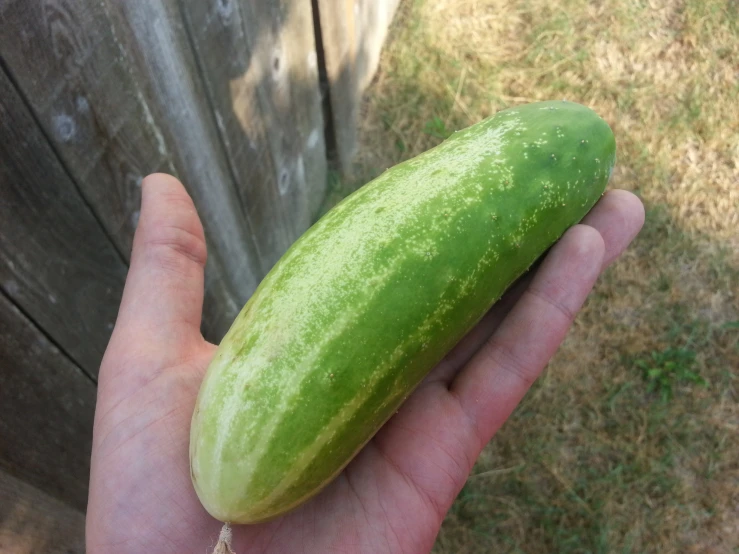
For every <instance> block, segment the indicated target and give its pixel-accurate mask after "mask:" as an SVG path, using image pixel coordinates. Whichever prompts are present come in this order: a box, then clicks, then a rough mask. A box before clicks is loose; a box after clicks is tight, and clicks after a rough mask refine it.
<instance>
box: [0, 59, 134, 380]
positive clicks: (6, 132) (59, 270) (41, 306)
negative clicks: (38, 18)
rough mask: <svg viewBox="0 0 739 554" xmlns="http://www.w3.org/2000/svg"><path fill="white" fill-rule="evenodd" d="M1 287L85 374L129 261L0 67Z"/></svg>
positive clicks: (100, 346)
mask: <svg viewBox="0 0 739 554" xmlns="http://www.w3.org/2000/svg"><path fill="white" fill-rule="evenodd" d="M0 159H2V163H1V164H0V199H1V201H0V286H1V287H2V288H3V289H4V290H5V291H6V293H7V294H8V295H9V296H10V297H11V298H12V299H13V300H14V301H15V302H16V303H17V304H18V305H19V306H21V308H22V309H23V310H24V311H25V312H26V313H27V314H29V316H30V317H31V318H33V320H34V321H35V322H37V324H38V325H39V326H40V327H41V328H42V329H43V330H44V331H45V332H46V333H47V334H49V335H50V336H52V337H54V340H55V341H56V342H57V344H59V345H60V346H61V348H63V349H64V350H65V352H67V354H69V355H70V356H71V357H72V359H73V360H74V361H75V362H76V363H77V364H79V365H80V366H81V367H82V368H84V369H85V371H87V372H88V373H89V374H90V375H93V376H94V375H97V371H98V366H99V364H100V360H101V359H102V355H103V352H104V351H105V347H106V345H107V342H108V339H109V337H110V332H111V330H112V329H113V323H114V321H115V318H116V314H117V311H118V302H119V299H120V296H121V293H122V290H123V282H124V279H125V275H126V266H125V264H124V263H123V261H122V260H121V259H120V257H119V255H118V253H117V252H116V249H115V247H114V246H113V244H112V243H111V242H110V240H109V239H108V237H107V236H106V235H105V234H104V232H103V229H102V228H101V227H100V225H99V223H98V222H97V221H96V220H95V218H94V216H93V214H92V212H91V211H90V209H89V208H88V207H87V205H86V204H85V203H84V201H83V200H82V198H81V197H80V195H79V193H78V192H77V190H76V189H75V187H74V184H73V183H72V182H71V181H70V179H69V177H68V176H67V174H66V173H65V171H64V169H63V168H62V166H61V165H60V164H59V162H58V160H57V158H56V156H55V154H54V152H53V151H52V149H51V148H50V146H49V144H48V143H47V142H46V137H44V135H43V134H42V132H41V130H40V129H39V127H38V126H37V125H36V122H35V121H34V120H33V118H32V116H31V114H30V112H29V111H28V109H27V108H26V106H25V105H24V103H23V102H22V100H21V99H20V97H19V96H18V94H17V93H16V91H15V89H14V88H13V85H12V84H11V83H10V81H9V80H8V78H7V76H6V75H5V73H3V72H0Z"/></svg>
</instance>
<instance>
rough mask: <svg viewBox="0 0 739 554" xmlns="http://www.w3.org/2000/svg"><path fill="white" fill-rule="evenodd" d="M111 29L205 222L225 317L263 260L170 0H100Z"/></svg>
mask: <svg viewBox="0 0 739 554" xmlns="http://www.w3.org/2000/svg"><path fill="white" fill-rule="evenodd" d="M103 5H104V6H105V9H106V11H107V13H108V17H109V18H110V19H111V21H112V22H113V27H114V30H115V34H116V37H117V39H118V41H119V42H120V43H121V45H122V47H123V49H124V50H125V51H126V52H127V54H128V56H129V59H130V60H131V63H132V65H133V66H134V70H135V72H136V74H137V75H138V77H137V80H138V82H139V83H140V84H141V86H142V89H143V91H144V92H143V94H144V97H145V98H146V102H147V104H148V106H149V108H150V111H151V114H152V118H153V119H154V121H155V122H156V124H157V126H158V128H159V129H160V130H161V133H162V136H163V137H164V140H165V142H166V144H167V145H168V151H169V152H170V154H171V156H172V159H173V163H174V165H175V167H176V168H177V174H178V175H179V177H180V178H181V179H182V181H183V183H184V184H185V186H186V187H187V189H188V191H189V192H190V194H191V195H192V197H193V200H194V201H195V204H196V206H197V208H198V212H199V214H200V217H201V219H202V221H203V226H204V227H205V234H206V240H207V241H208V247H209V264H210V265H211V266H212V267H213V268H214V269H215V270H209V271H208V272H207V274H206V283H207V284H208V287H209V289H210V288H212V287H213V286H215V285H214V283H216V282H218V281H221V282H222V286H223V287H224V288H225V289H226V290H227V291H228V292H229V293H230V296H231V297H232V298H233V303H232V305H231V306H224V314H223V317H224V318H226V319H227V320H228V321H229V323H230V322H231V321H232V320H233V318H234V317H235V316H236V314H237V313H238V311H239V310H240V309H241V307H242V306H243V304H244V303H245V302H246V300H247V299H248V298H249V296H250V295H251V294H252V292H253V291H254V290H255V288H256V286H257V284H258V282H259V278H260V276H261V273H262V268H263V263H262V260H261V258H260V255H259V252H258V249H257V245H256V243H255V242H254V239H253V237H254V233H253V229H251V228H250V222H249V220H248V218H247V217H246V214H244V212H243V210H242V209H241V205H240V202H239V199H238V194H237V193H236V189H235V185H234V181H233V176H232V174H231V172H230V169H229V166H228V163H227V161H226V158H225V155H224V152H223V149H222V145H221V143H220V140H219V136H218V132H217V128H216V123H215V120H214V117H213V112H212V110H211V109H210V106H209V103H208V99H207V95H206V92H205V90H204V87H203V83H202V81H201V78H200V76H199V74H198V71H197V65H196V62H195V58H194V54H193V52H192V50H191V48H190V44H189V41H188V38H187V34H186V31H185V28H184V22H183V20H182V14H181V11H180V9H179V6H178V4H177V2H176V0H168V1H165V2H150V1H149V0H127V1H126V2H118V1H116V0H104V1H103Z"/></svg>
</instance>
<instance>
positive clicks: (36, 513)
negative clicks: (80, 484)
mask: <svg viewBox="0 0 739 554" xmlns="http://www.w3.org/2000/svg"><path fill="white" fill-rule="evenodd" d="M0 498H2V499H3V501H2V502H0V552H3V553H4V554H37V553H43V554H84V552H85V516H84V515H83V514H82V512H79V511H77V510H75V509H73V508H70V507H69V506H68V505H66V504H64V503H62V502H60V501H59V500H56V499H55V498H52V497H50V496H48V495H46V494H44V493H43V492H41V491H40V490H38V489H36V488H34V487H32V486H30V485H28V484H27V483H24V482H23V481H20V480H19V479H16V478H15V477H13V476H11V475H9V474H8V473H6V472H4V471H2V470H0Z"/></svg>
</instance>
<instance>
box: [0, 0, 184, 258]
mask: <svg viewBox="0 0 739 554" xmlns="http://www.w3.org/2000/svg"><path fill="white" fill-rule="evenodd" d="M1 6H2V7H0V19H2V24H3V26H4V27H6V28H8V29H13V32H8V33H1V34H0V49H1V50H2V53H3V59H4V60H5V63H6V66H7V68H8V70H9V72H10V73H11V74H12V76H13V79H14V80H15V82H16V83H17V84H18V86H19V87H20V89H21V90H22V91H23V93H24V95H25V97H26V99H27V101H28V103H29V104H30V106H31V107H32V109H33V111H34V113H35V114H36V116H37V119H38V121H39V122H40V124H41V125H42V127H43V128H44V131H45V133H46V135H47V136H48V137H49V138H50V140H51V141H52V143H53V145H54V148H55V150H56V152H57V153H58V155H59V157H60V159H61V160H62V162H63V163H64V165H65V166H66V168H67V169H68V170H69V172H70V174H71V175H72V177H73V179H74V181H75V182H76V183H77V184H78V185H79V188H80V192H81V193H82V194H83V196H84V197H85V198H86V200H87V201H88V202H89V204H90V205H91V206H92V208H93V209H94V211H95V213H96V214H97V216H98V218H99V219H100V221H101V223H102V225H103V226H104V227H105V228H106V231H107V233H108V235H109V236H110V237H111V239H112V240H113V242H114V243H115V244H116V246H117V248H118V250H119V251H120V252H121V255H122V256H123V257H124V258H128V256H129V255H130V250H131V244H132V240H133V233H134V229H135V228H136V222H137V217H138V210H139V204H140V196H141V195H140V191H139V188H138V187H139V184H140V182H141V179H142V178H143V176H145V175H147V174H149V173H152V172H154V171H169V172H172V171H174V168H173V167H172V164H171V161H170V160H169V156H168V153H167V150H166V145H165V143H164V141H163V139H162V137H161V133H160V132H159V130H158V129H157V128H156V126H155V125H154V123H153V121H152V118H151V115H150V114H149V113H148V107H147V105H146V103H145V102H144V101H143V98H142V95H141V93H140V91H139V90H138V87H137V86H136V84H135V83H134V82H133V78H132V75H131V68H130V66H129V64H128V61H127V59H126V56H125V53H124V52H123V51H122V50H121V48H120V45H119V44H118V43H117V42H116V40H115V37H114V35H113V32H112V29H111V26H110V22H109V21H108V19H107V17H106V16H105V13H104V11H103V9H102V6H101V5H100V4H99V3H97V2H70V1H64V0H46V1H44V2H28V1H27V0H8V1H5V2H3V3H2V5H1ZM31 60H32V63H29V62H30V61H31Z"/></svg>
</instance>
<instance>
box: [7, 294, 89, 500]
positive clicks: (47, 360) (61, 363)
mask: <svg viewBox="0 0 739 554" xmlns="http://www.w3.org/2000/svg"><path fill="white" fill-rule="evenodd" d="M0 368H2V371H0V467H1V468H4V469H5V470H6V471H7V472H8V473H10V474H11V475H13V476H15V477H17V478H19V479H21V480H23V481H26V482H28V483H29V484H31V485H33V486H35V487H37V488H39V489H41V490H43V491H44V492H46V493H47V494H49V495H51V496H54V497H55V498H58V499H59V500H62V501H65V502H68V503H69V504H70V505H72V506H74V507H75V508H78V509H80V510H84V508H85V506H86V505H87V484H88V479H89V471H90V451H91V448H92V421H93V414H94V411H95V385H94V384H93V382H92V381H91V380H90V379H89V378H88V377H86V376H85V375H84V374H83V373H82V371H81V370H80V369H79V368H78V367H76V366H75V365H74V364H73V363H72V362H71V361H70V360H69V358H67V357H66V356H65V355H64V354H63V353H62V352H60V351H59V350H58V349H57V348H56V347H55V346H54V345H53V344H52V343H51V342H49V340H48V339H46V337H45V336H44V335H43V334H42V333H41V332H40V331H39V330H38V328H37V327H36V326H35V325H34V324H33V323H32V322H31V321H30V320H29V319H28V318H27V317H26V316H24V315H23V314H22V313H21V312H20V311H19V310H18V308H17V307H16V306H14V305H13V304H12V303H11V301H10V300H9V299H8V298H7V297H6V296H5V295H2V294H0ZM4 502H5V501H4V500H3V501H2V502H0V504H3V503H4Z"/></svg>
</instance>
